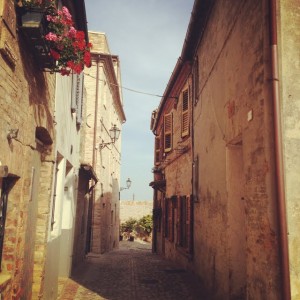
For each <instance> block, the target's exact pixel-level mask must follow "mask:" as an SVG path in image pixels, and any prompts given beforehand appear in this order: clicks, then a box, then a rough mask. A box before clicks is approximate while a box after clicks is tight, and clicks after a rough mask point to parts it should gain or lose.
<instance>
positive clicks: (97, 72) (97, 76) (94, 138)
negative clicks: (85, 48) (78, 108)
mask: <svg viewBox="0 0 300 300" xmlns="http://www.w3.org/2000/svg"><path fill="white" fill-rule="evenodd" d="M99 58H100V55H98V56H97V63H96V66H97V70H96V95H95V113H94V115H95V119H94V136H93V160H92V166H93V170H94V171H95V172H96V151H97V149H96V139H97V126H98V122H97V120H98V94H99ZM95 185H96V182H95V183H94V186H95ZM92 196H93V197H92V198H93V199H92V201H93V209H92V225H91V239H90V250H91V249H92V244H93V226H94V213H95V203H96V195H95V188H93V194H92Z"/></svg>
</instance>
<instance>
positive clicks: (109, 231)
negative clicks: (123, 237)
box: [73, 32, 125, 267]
mask: <svg viewBox="0 0 300 300" xmlns="http://www.w3.org/2000/svg"><path fill="white" fill-rule="evenodd" d="M89 38H90V41H91V42H92V44H93V48H92V51H91V55H92V67H91V68H90V69H87V70H86V71H85V81H84V86H85V91H86V104H85V107H84V116H85V122H84V124H83V127H84V128H83V130H84V137H83V139H82V141H84V143H82V147H81V149H82V156H81V167H82V168H81V175H82V176H81V177H80V182H79V184H80V185H79V191H78V192H79V194H80V199H79V202H78V207H77V214H78V219H77V220H78V221H77V222H76V233H75V241H76V242H75V244H74V255H73V266H74V267H76V265H77V264H78V263H79V262H80V261H82V260H83V259H84V257H85V255H87V254H90V255H99V254H101V253H104V252H107V251H110V250H112V249H113V248H117V247H118V243H119V223H120V220H119V213H120V204H119V190H120V164H121V134H120V132H121V127H122V124H123V123H124V122H125V114H124V110H123V102H122V93H121V87H120V86H121V74H120V62H119V59H118V56H115V55H112V54H111V53H110V50H109V47H108V43H107V39H106V35H105V34H104V33H99V32H89ZM113 134H117V135H118V134H119V136H113Z"/></svg>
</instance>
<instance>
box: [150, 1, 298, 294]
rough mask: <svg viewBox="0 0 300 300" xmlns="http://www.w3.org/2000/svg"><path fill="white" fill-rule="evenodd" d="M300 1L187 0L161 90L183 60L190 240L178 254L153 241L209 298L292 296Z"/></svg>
mask: <svg viewBox="0 0 300 300" xmlns="http://www.w3.org/2000/svg"><path fill="white" fill-rule="evenodd" d="M299 10H300V7H299V5H298V4H297V1H290V2H288V3H287V2H283V1H276V0H271V1H266V0H265V1H257V0H255V1H253V0H251V1H250V0H243V1H238V2H229V1H227V2H226V1H225V2H224V1H217V0H216V1H205V0H196V1H195V3H194V7H193V12H192V16H191V20H190V23H189V27H188V30H187V34H186V39H185V42H184V45H183V49H182V53H181V61H182V66H181V67H179V71H178V65H177V66H176V68H175V70H174V72H173V75H172V77H171V79H170V81H169V84H168V87H167V89H166V92H168V91H170V90H171V89H172V87H173V86H174V88H175V84H176V80H174V78H173V77H174V76H175V77H176V76H178V78H179V74H180V69H181V68H183V66H185V65H186V64H188V63H190V64H191V69H192V72H191V74H192V77H193V80H192V82H193V84H192V88H191V91H192V97H191V98H192V99H191V108H192V129H191V130H192V142H191V143H192V146H193V147H192V162H191V167H193V172H191V173H190V174H191V176H190V178H184V177H179V178H178V179H177V180H178V181H180V180H181V182H189V180H190V181H191V182H192V186H193V192H192V195H193V216H192V218H191V221H192V224H193V225H192V227H193V231H192V232H193V249H192V255H191V256H190V257H189V261H188V263H186V260H185V259H184V258H182V259H178V254H177V253H179V251H177V253H176V256H174V255H172V252H167V251H163V250H162V249H161V247H162V246H161V245H163V244H166V243H167V241H166V239H168V236H167V235H166V234H165V236H164V237H163V239H161V237H160V236H159V235H158V234H157V238H156V243H157V245H156V250H157V251H159V252H160V251H161V252H162V253H165V255H166V257H168V258H171V259H173V260H176V261H177V262H179V263H181V264H182V265H183V266H186V267H187V268H190V269H192V270H193V271H194V272H195V273H196V274H197V275H199V276H200V277H201V279H202V280H203V282H204V283H205V286H206V287H207V288H208V290H209V291H210V292H211V297H210V299H291V298H292V299H299V297H300V293H299V271H300V265H299V260H298V259H297V257H298V256H299V242H300V239H299V235H298V234H297V233H296V232H299V222H298V220H299V206H298V204H297V203H298V202H299V196H298V195H299V184H297V183H296V181H295V178H296V177H297V176H296V174H297V171H298V170H299V165H300V164H299V160H300V157H299V153H297V151H296V149H297V148H299V141H300V134H299V132H300V131H299V118H297V115H298V114H299V109H300V104H299V101H297V100H296V99H297V97H299V85H297V84H296V83H295V80H294V79H295V78H297V76H298V77H299V50H300V42H299V33H300V32H299V28H300V27H299V22H300V18H299V13H300V12H299ZM176 74H178V75H176ZM170 85H171V86H170ZM164 96H165V95H164ZM171 96H172V95H171ZM164 101H167V100H164V99H163V100H162V102H164ZM169 101H170V100H169ZM158 112H159V110H158ZM153 117H154V120H153V121H152V124H155V123H156V122H158V120H159V116H158V115H157V113H154V114H153ZM175 133H176V131H174V132H173V134H175ZM169 155H170V154H168V155H166V156H165V160H166V163H168V156H169ZM173 176H174V177H176V173H175V174H174V175H173ZM165 180H166V183H165V185H166V187H167V186H168V180H174V178H173V179H170V178H166V177H165ZM187 184H188V185H189V183H187ZM155 185H157V186H159V185H160V182H159V181H157V183H156V181H154V183H153V186H154V187H155ZM162 196H163V198H162V201H163V203H164V204H163V205H162V209H163V210H164V206H165V205H166V203H167V202H168V200H167V198H168V196H169V195H164V194H163V195H162ZM154 201H156V192H155V193H154ZM154 203H156V202H154ZM165 215H166V212H164V211H162V219H163V224H164V225H163V226H165V229H164V230H165V231H166V230H169V229H168V228H167V226H168V224H169V223H168V222H167V221H166V220H164V216H165ZM180 217H181V216H180V214H178V213H177V215H176V211H174V214H173V215H172V218H173V220H171V223H172V227H173V229H172V230H173V231H176V229H177V228H178V226H179V227H180V223H179V220H180ZM156 226H157V222H156ZM174 242H175V241H174ZM154 245H155V244H154ZM178 249H179V248H178ZM182 256H185V253H182ZM184 263H185V265H184Z"/></svg>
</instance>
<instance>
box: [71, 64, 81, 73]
mask: <svg viewBox="0 0 300 300" xmlns="http://www.w3.org/2000/svg"><path fill="white" fill-rule="evenodd" d="M72 69H73V71H74V72H75V73H76V74H80V73H81V71H82V70H83V66H82V64H77V65H74V67H73V68H72Z"/></svg>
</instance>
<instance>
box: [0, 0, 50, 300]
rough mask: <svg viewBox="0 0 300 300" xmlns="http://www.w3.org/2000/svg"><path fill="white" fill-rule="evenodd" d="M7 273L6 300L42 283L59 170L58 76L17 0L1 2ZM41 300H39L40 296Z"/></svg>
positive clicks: (2, 282) (0, 277)
mask: <svg viewBox="0 0 300 300" xmlns="http://www.w3.org/2000/svg"><path fill="white" fill-rule="evenodd" d="M0 15H1V19H0V22H1V24H0V52H1V55H0V69H1V71H0V116H1V120H0V128H1V137H0V138H1V146H0V153H1V154H0V161H1V165H2V167H1V168H5V167H7V169H8V171H7V172H6V173H7V174H5V172H4V174H3V173H2V175H1V178H0V188H1V245H0V247H1V254H2V256H1V274H0V287H1V288H0V291H1V295H2V297H3V298H4V299H13V298H14V299H21V298H22V299H30V298H31V296H32V295H33V294H35V291H33V289H32V285H33V282H35V284H36V285H39V286H40V285H41V281H42V278H43V264H41V265H39V263H40V261H42V260H43V257H44V255H45V252H44V249H45V244H46V240H47V238H46V229H47V227H45V226H44V224H42V223H43V222H44V219H45V220H47V216H48V215H49V204H50V199H51V198H50V195H51V184H52V177H51V176H49V174H52V171H53V160H54V153H53V149H54V148H53V147H54V144H53V141H54V119H53V112H54V104H55V76H54V75H51V74H49V73H45V72H42V71H41V69H40V65H39V64H38V62H37V60H36V59H35V58H34V55H33V52H32V49H31V47H30V45H29V44H28V43H27V40H26V39H25V36H24V35H23V34H22V32H20V31H17V19H16V13H15V8H14V2H13V1H9V0H6V1H0ZM36 299H37V298H36Z"/></svg>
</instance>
